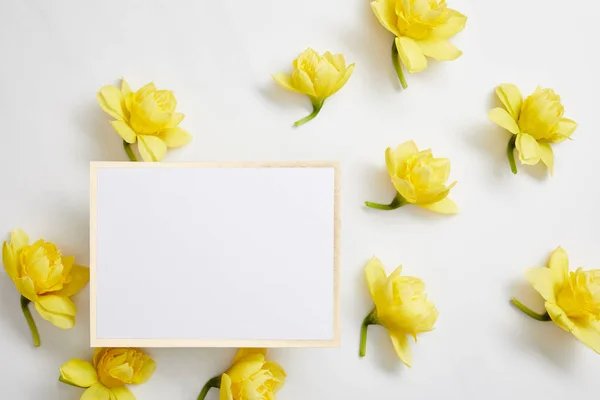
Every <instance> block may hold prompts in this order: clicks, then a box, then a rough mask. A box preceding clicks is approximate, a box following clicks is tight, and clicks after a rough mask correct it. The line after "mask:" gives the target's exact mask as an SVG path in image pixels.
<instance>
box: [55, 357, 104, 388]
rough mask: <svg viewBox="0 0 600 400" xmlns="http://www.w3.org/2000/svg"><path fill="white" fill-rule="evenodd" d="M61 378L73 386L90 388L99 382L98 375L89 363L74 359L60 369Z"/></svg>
mask: <svg viewBox="0 0 600 400" xmlns="http://www.w3.org/2000/svg"><path fill="white" fill-rule="evenodd" d="M60 376H61V378H62V379H63V380H64V381H67V382H69V383H70V384H72V385H75V386H79V387H83V388H88V387H90V386H92V385H93V384H94V383H96V382H98V374H97V373H96V369H95V368H94V366H93V365H92V364H90V363H89V362H87V361H83V360H79V359H76V358H74V359H72V360H70V361H68V362H67V363H65V364H63V366H62V367H60Z"/></svg>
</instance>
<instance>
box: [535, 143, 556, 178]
mask: <svg viewBox="0 0 600 400" xmlns="http://www.w3.org/2000/svg"><path fill="white" fill-rule="evenodd" d="M539 146H540V148H539V150H538V153H539V156H540V160H542V162H543V163H544V164H546V167H548V171H550V175H554V152H553V151H552V146H550V145H549V144H548V143H539Z"/></svg>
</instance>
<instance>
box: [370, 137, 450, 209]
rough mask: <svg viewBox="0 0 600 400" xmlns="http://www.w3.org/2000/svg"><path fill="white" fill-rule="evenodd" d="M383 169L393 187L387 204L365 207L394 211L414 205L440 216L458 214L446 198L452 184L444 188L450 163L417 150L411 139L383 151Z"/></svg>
mask: <svg viewBox="0 0 600 400" xmlns="http://www.w3.org/2000/svg"><path fill="white" fill-rule="evenodd" d="M385 162H386V164H387V170H388V173H389V175H390V178H391V180H392V184H393V185H394V187H395V188H396V192H397V193H396V197H394V200H392V202H391V203H390V204H378V203H372V202H370V201H367V202H365V204H366V205H367V207H371V208H376V209H379V210H395V209H396V208H399V207H402V206H403V205H406V204H416V205H418V206H419V207H422V208H425V209H427V210H431V211H435V212H438V213H442V214H458V207H457V205H456V204H455V203H454V202H453V201H452V200H450V199H449V198H448V194H449V193H450V189H452V188H453V187H454V185H455V184H456V182H453V183H452V184H450V185H449V186H446V182H447V180H448V177H449V175H450V160H448V159H447V158H434V157H433V155H432V153H431V150H430V149H427V150H423V151H419V149H418V148H417V145H416V144H415V142H413V141H412V140H410V141H408V142H405V143H403V144H401V145H400V146H398V147H396V149H395V150H392V149H391V148H390V147H388V148H387V150H386V151H385Z"/></svg>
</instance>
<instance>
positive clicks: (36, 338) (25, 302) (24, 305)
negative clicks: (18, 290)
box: [21, 296, 40, 347]
mask: <svg viewBox="0 0 600 400" xmlns="http://www.w3.org/2000/svg"><path fill="white" fill-rule="evenodd" d="M29 303H31V300H29V299H28V298H27V297H24V296H21V310H23V315H24V316H25V319H26V320H27V325H29V330H30V331H31V338H32V339H33V346H34V347H40V334H39V333H38V330H37V326H35V321H34V320H33V317H32V316H31V311H29Z"/></svg>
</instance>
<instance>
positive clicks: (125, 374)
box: [103, 356, 133, 383]
mask: <svg viewBox="0 0 600 400" xmlns="http://www.w3.org/2000/svg"><path fill="white" fill-rule="evenodd" d="M123 358H124V359H127V356H125V357H123ZM123 361H124V360H123ZM108 373H109V375H110V376H111V377H113V378H115V379H116V380H118V381H121V382H131V380H132V379H133V368H132V367H131V366H130V365H129V364H120V365H118V366H116V367H114V368H111V369H110V370H109V371H108ZM103 382H104V381H103ZM105 383H106V382H105Z"/></svg>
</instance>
